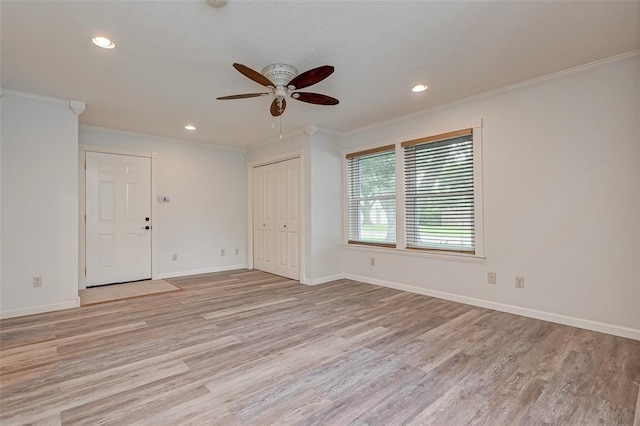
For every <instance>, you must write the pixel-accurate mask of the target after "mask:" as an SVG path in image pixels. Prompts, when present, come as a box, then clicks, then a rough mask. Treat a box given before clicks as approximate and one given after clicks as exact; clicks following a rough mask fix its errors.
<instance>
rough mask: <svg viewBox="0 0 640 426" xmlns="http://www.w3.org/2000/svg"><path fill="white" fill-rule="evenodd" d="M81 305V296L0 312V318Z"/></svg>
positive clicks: (41, 312)
mask: <svg viewBox="0 0 640 426" xmlns="http://www.w3.org/2000/svg"><path fill="white" fill-rule="evenodd" d="M78 307H80V297H77V298H76V300H73V301H69V302H62V303H53V304H51V305H40V306H32V307H30V308H23V309H14V310H11V311H4V312H0V319H7V318H15V317H24V316H27V315H35V314H43V313H46V312H53V311H61V310H63V309H71V308H78Z"/></svg>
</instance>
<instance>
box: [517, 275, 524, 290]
mask: <svg viewBox="0 0 640 426" xmlns="http://www.w3.org/2000/svg"><path fill="white" fill-rule="evenodd" d="M516 287H517V288H524V277H516Z"/></svg>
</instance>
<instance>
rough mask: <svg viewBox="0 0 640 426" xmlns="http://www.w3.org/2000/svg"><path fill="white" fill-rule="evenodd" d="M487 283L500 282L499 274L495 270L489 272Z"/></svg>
mask: <svg viewBox="0 0 640 426" xmlns="http://www.w3.org/2000/svg"><path fill="white" fill-rule="evenodd" d="M487 283H489V284H498V274H496V273H495V272H487Z"/></svg>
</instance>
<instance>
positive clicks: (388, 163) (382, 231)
mask: <svg viewBox="0 0 640 426" xmlns="http://www.w3.org/2000/svg"><path fill="white" fill-rule="evenodd" d="M348 167H349V240H350V241H360V242H371V243H383V244H393V243H395V241H396V186H395V185H396V171H395V151H386V152H381V153H376V154H371V155H367V156H362V157H355V158H352V159H350V160H349V165H348Z"/></svg>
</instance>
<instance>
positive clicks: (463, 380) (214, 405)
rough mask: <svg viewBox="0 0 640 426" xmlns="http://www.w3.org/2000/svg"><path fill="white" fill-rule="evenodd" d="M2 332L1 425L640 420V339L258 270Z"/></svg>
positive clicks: (10, 325)
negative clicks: (639, 408) (296, 279)
mask: <svg viewBox="0 0 640 426" xmlns="http://www.w3.org/2000/svg"><path fill="white" fill-rule="evenodd" d="M169 281H170V282H172V283H173V284H175V285H177V286H178V287H180V288H182V290H180V291H174V292H170V293H164V294H160V295H152V296H146V297H141V298H135V299H127V300H121V301H116V302H109V303H104V304H101V305H92V306H87V307H82V308H78V309H71V310H66V311H59V312H55V313H49V314H42V315H36V316H30V317H22V318H15V319H8V320H2V321H1V322H0V326H1V332H0V336H1V340H0V342H1V346H0V349H1V353H0V354H1V361H0V391H1V402H0V410H1V412H0V423H1V424H2V425H3V426H6V425H12V424H31V423H37V424H59V423H62V424H119V425H128V424H133V423H136V424H154V425H164V424H166V425H176V424H186V423H189V424H198V425H199V424H216V425H221V424H242V425H244V424H247V425H266V424H326V425H347V424H352V425H364V424H368V425H401V424H415V425H426V424H438V425H463V424H487V425H512V424H569V425H589V424H594V425H595V424H610V425H623V424H627V425H630V424H633V423H634V416H635V411H636V410H637V408H636V406H637V404H639V402H638V383H640V342H638V341H634V340H628V339H623V338H619V337H614V336H610V335H606V334H601V333H595V332H590V331H585V330H581V329H577V328H572V327H567V326H562V325H557V324H552V323H548V322H544V321H538V320H533V319H528V318H524V317H519V316H516V315H510V314H505V313H500V312H495V311H491V310H487V309H482V308H477V307H473V306H469V305H462V304H459V303H454V302H449V301H444V300H439V299H434V298H430V297H426V296H420V295H415V294H411V293H404V292H401V291H397V290H392V289H387V288H382V287H376V286H373V285H368V284H362V283H358V282H353V281H348V280H341V281H336V282H333V283H328V284H324V285H320V286H316V287H308V286H304V285H301V284H299V283H296V282H294V281H291V280H287V279H284V278H280V277H276V276H273V275H269V274H267V273H263V272H259V271H247V270H242V271H234V272H226V273H215V274H206V275H200V276H194V277H185V278H179V279H171V280H169Z"/></svg>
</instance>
